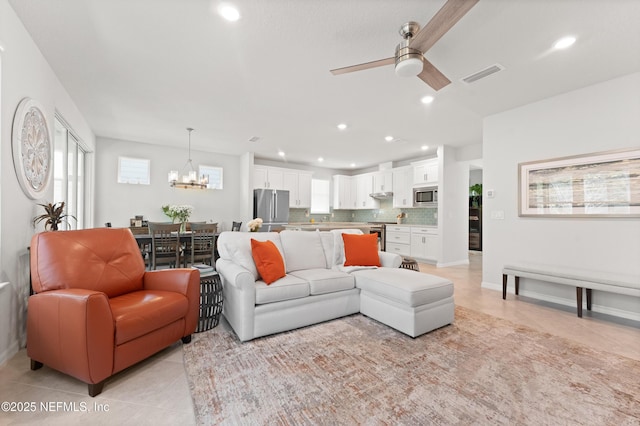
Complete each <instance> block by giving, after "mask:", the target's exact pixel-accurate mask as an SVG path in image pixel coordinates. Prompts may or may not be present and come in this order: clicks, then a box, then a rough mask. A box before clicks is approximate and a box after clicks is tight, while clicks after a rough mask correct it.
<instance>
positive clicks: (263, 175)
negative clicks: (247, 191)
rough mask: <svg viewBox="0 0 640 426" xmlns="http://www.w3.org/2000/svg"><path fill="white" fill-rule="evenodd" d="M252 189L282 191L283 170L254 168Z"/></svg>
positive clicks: (264, 167) (262, 167) (263, 167)
mask: <svg viewBox="0 0 640 426" xmlns="http://www.w3.org/2000/svg"><path fill="white" fill-rule="evenodd" d="M253 188H254V189H256V188H267V189H284V169H281V168H278V167H268V166H254V167H253Z"/></svg>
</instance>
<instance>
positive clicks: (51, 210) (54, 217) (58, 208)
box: [33, 201, 76, 231]
mask: <svg viewBox="0 0 640 426" xmlns="http://www.w3.org/2000/svg"><path fill="white" fill-rule="evenodd" d="M38 205H39V206H42V207H44V211H45V213H44V214H41V215H40V216H36V217H34V218H33V226H36V224H38V223H40V222H42V221H43V220H44V221H46V222H45V223H44V229H46V230H50V231H57V230H58V225H60V224H61V223H62V222H65V223H66V224H69V221H68V218H72V219H74V220H76V218H75V216H73V215H70V214H65V213H64V201H60V202H59V203H53V204H52V203H47V204H38Z"/></svg>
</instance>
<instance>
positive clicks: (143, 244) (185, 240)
mask: <svg viewBox="0 0 640 426" xmlns="http://www.w3.org/2000/svg"><path fill="white" fill-rule="evenodd" d="M133 236H134V238H135V239H136V242H137V243H138V247H140V251H142V252H145V251H146V250H145V248H149V250H150V249H151V243H152V239H151V234H149V233H147V234H142V233H140V234H134V235H133ZM219 236H220V233H219V232H216V233H215V234H214V238H215V241H216V243H217V242H218V237H219ZM180 243H181V244H184V245H186V244H189V243H191V231H185V232H180ZM183 247H184V246H183ZM218 257H219V256H218V249H217V248H216V250H215V251H214V262H215V261H216V260H218Z"/></svg>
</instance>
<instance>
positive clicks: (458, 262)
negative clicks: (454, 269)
mask: <svg viewBox="0 0 640 426" xmlns="http://www.w3.org/2000/svg"><path fill="white" fill-rule="evenodd" d="M468 264H469V259H461V260H456V261H455V262H447V263H441V262H438V263H436V266H437V267H438V268H448V267H449V266H458V265H468Z"/></svg>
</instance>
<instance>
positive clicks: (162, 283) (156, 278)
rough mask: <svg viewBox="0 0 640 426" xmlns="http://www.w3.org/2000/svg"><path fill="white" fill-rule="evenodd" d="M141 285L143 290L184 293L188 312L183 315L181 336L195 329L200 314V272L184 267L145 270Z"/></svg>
mask: <svg viewBox="0 0 640 426" xmlns="http://www.w3.org/2000/svg"><path fill="white" fill-rule="evenodd" d="M142 285H143V287H144V289H145V290H162V291H173V292H176V293H180V294H183V295H185V296H186V297H187V300H188V301H189V312H188V313H187V316H186V317H185V319H186V324H185V330H184V334H183V336H188V335H190V334H191V333H193V332H194V331H195V329H196V327H197V325H198V316H199V315H200V272H198V271H197V270H196V269H186V268H178V269H161V270H159V271H147V272H145V273H144V277H143V283H142Z"/></svg>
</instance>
